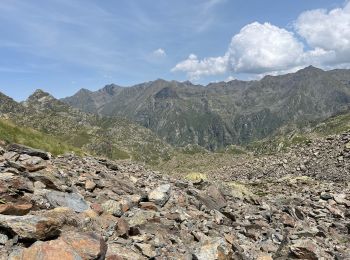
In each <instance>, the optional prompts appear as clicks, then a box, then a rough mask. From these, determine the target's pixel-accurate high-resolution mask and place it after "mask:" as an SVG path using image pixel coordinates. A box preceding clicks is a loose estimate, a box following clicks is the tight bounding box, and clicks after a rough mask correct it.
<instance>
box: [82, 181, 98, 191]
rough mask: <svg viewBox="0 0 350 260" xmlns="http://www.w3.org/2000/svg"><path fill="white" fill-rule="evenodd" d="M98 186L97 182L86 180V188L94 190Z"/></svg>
mask: <svg viewBox="0 0 350 260" xmlns="http://www.w3.org/2000/svg"><path fill="white" fill-rule="evenodd" d="M95 188H96V183H94V182H93V181H91V180H87V181H86V182H85V189H86V190H88V191H93V190H94V189H95Z"/></svg>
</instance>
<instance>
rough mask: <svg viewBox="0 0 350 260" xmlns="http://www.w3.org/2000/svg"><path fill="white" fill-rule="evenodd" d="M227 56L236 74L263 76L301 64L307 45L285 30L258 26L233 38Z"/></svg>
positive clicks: (248, 27)
mask: <svg viewBox="0 0 350 260" xmlns="http://www.w3.org/2000/svg"><path fill="white" fill-rule="evenodd" d="M227 54H228V55H229V60H230V67H231V69H232V70H233V71H235V72H244V73H262V72H267V71H274V70H285V69H288V68H291V67H294V66H296V65H297V64H299V63H300V62H301V60H300V58H301V56H302V54H303V45H302V44H301V43H300V42H299V41H298V40H297V39H296V38H295V37H294V35H293V33H291V32H289V31H287V30H285V29H282V28H279V27H277V26H274V25H271V24H269V23H264V24H260V23H258V22H254V23H251V24H248V25H247V26H245V27H243V28H242V30H241V31H240V32H239V33H238V34H236V35H235V36H234V37H233V38H232V41H231V44H230V46H229V50H228V52H227Z"/></svg>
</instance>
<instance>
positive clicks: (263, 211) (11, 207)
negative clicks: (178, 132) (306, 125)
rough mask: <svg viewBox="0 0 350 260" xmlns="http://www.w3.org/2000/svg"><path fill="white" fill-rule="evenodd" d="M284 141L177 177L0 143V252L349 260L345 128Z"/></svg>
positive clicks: (8, 255)
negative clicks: (282, 150) (310, 139)
mask: <svg viewBox="0 0 350 260" xmlns="http://www.w3.org/2000/svg"><path fill="white" fill-rule="evenodd" d="M295 149H296V150H297V149H299V150H300V152H299V153H294V154H291V158H289V157H288V156H287V157H285V158H284V157H281V158H277V159H275V160H274V161H273V160H271V158H270V157H263V158H260V159H259V160H257V161H256V162H254V163H251V164H248V163H247V164H245V165H244V166H242V165H240V164H237V165H236V169H235V171H234V172H232V171H229V169H218V171H217V172H213V173H212V174H211V175H208V176H207V178H202V177H199V178H192V179H191V180H188V179H187V180H186V179H183V178H178V177H174V176H169V175H166V174H164V173H160V172H155V171H152V170H150V169H147V168H146V167H145V166H143V165H140V164H135V163H132V162H127V161H110V160H105V159H100V158H94V157H77V156H75V155H73V154H65V155H62V156H58V157H52V156H51V155H50V154H48V153H46V152H44V151H41V150H35V149H32V148H29V147H24V146H21V145H17V144H11V145H9V146H2V147H1V148H0V195H1V201H0V203H1V204H0V252H1V253H0V259H4V260H5V259H11V260H24V259H25V260H32V259H33V260H34V259H35V260H44V259H45V260H50V259H57V257H59V258H60V259H91V260H92V259H108V260H114V259H130V260H135V259H186V260H187V259H198V260H211V259H213V260H214V259H219V260H226V259H227V260H228V259H257V260H269V259H281V260H282V259H309V260H314V259H344V260H345V259H349V257H350V251H349V247H348V245H349V242H350V241H349V234H350V222H349V217H350V186H349V185H350V175H349V164H350V161H349V158H350V133H343V134H342V135H337V136H332V137H329V138H326V139H322V140H321V139H320V140H319V141H318V142H316V143H312V144H309V145H301V146H299V147H296V148H295ZM332 149H334V152H330V151H331V150H332ZM311 151H312V152H313V154H309V153H310V152H311ZM305 153H306V154H309V156H310V159H308V160H309V161H310V163H307V162H305V160H306V159H307V158H305V155H306V154H305ZM286 158H289V159H286ZM241 160H244V159H241ZM277 160H280V161H281V163H278V162H277ZM285 160H286V161H285ZM289 160H290V161H289ZM293 160H294V161H295V162H296V163H299V166H298V167H299V169H296V168H294V167H292V165H296V164H293V162H292V161H293ZM331 161H337V162H338V164H337V165H334V166H331V165H332V164H331V163H330V162H331ZM247 162H248V161H247ZM275 162H276V163H275ZM266 164H270V166H269V167H270V168H266V169H267V170H266V171H261V172H260V170H259V169H258V168H257V166H258V165H260V167H262V166H263V165H266ZM302 164H304V166H302ZM312 165H317V167H318V168H319V169H320V171H316V172H315V171H313V170H312ZM334 167H337V168H338V169H339V172H327V171H326V172H324V170H325V169H335V168H334ZM281 169H284V170H281ZM333 173H334V174H333ZM325 176H327V177H325ZM324 180H327V181H324Z"/></svg>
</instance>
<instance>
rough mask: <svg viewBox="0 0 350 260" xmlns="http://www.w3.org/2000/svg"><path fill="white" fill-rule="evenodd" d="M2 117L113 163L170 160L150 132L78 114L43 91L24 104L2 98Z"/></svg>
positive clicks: (118, 120)
mask: <svg viewBox="0 0 350 260" xmlns="http://www.w3.org/2000/svg"><path fill="white" fill-rule="evenodd" d="M0 116H1V118H2V119H6V120H10V121H12V122H13V123H15V124H16V125H17V126H21V127H28V128H31V129H35V130H37V131H40V133H43V134H46V135H50V136H52V137H53V138H55V140H54V141H55V143H57V141H56V139H57V140H59V141H60V142H61V143H62V145H63V144H68V145H71V146H73V147H77V148H80V149H81V150H82V151H85V152H87V153H91V154H95V155H101V156H104V157H109V158H112V159H129V158H130V159H133V160H137V161H145V162H149V163H157V162H159V161H160V160H163V159H166V158H167V157H169V152H170V151H171V147H170V146H169V145H168V144H167V143H165V142H164V141H162V140H160V139H159V138H158V137H157V136H156V135H155V134H153V133H152V132H151V131H150V130H149V129H146V128H144V127H142V126H139V125H137V124H135V123H132V122H130V121H129V120H127V119H124V118H120V117H113V118H112V117H101V116H99V115H94V114H89V113H85V112H82V111H79V110H78V109H75V108H72V107H70V106H69V105H67V104H65V103H63V102H62V101H59V100H57V99H55V98H54V97H53V96H51V95H50V94H49V93H46V92H44V91H42V90H37V91H35V92H34V93H33V94H32V95H31V96H30V97H29V98H28V99H27V100H26V101H24V102H21V103H18V102H16V101H14V100H13V99H11V98H10V97H7V96H6V95H3V94H1V95H0ZM6 124H7V123H6ZM19 130H20V132H23V129H19ZM0 131H1V129H0Z"/></svg>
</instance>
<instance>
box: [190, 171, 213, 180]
mask: <svg viewBox="0 0 350 260" xmlns="http://www.w3.org/2000/svg"><path fill="white" fill-rule="evenodd" d="M185 179H186V180H188V181H200V180H207V179H208V177H207V175H206V174H203V173H200V172H191V173H189V174H187V175H186V176H185Z"/></svg>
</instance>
